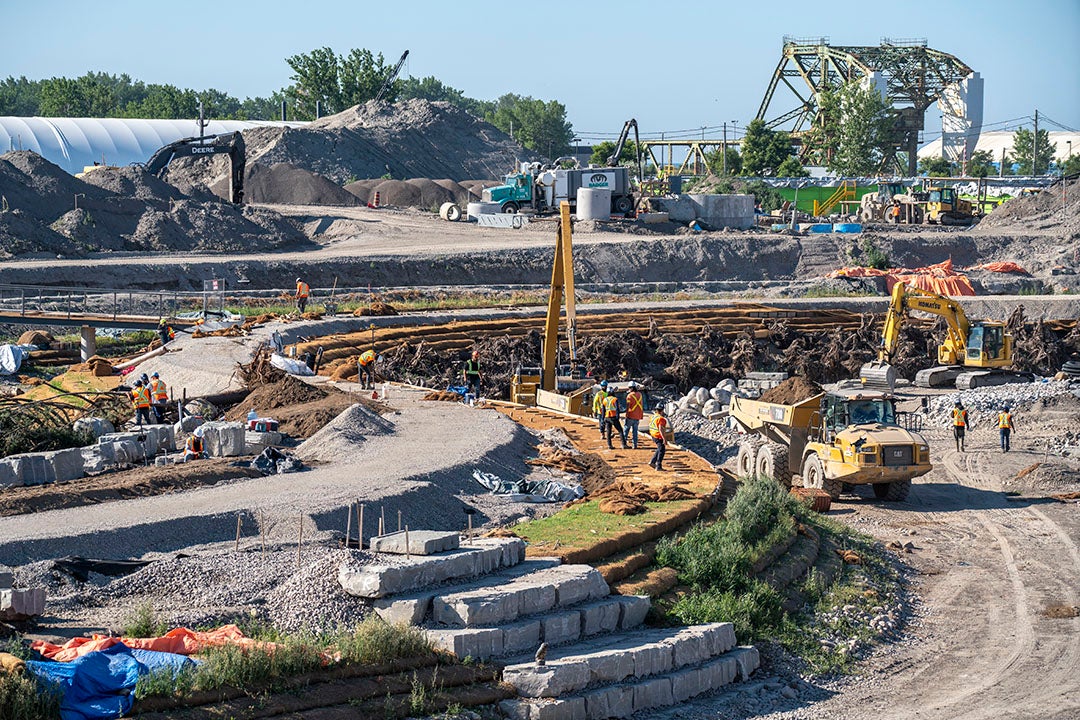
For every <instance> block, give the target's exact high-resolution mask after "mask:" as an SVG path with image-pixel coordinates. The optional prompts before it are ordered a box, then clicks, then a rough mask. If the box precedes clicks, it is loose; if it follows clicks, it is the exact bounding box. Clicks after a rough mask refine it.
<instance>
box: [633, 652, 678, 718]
mask: <svg viewBox="0 0 1080 720" xmlns="http://www.w3.org/2000/svg"><path fill="white" fill-rule="evenodd" d="M671 667H672V654H671V646H670V645H667V644H665V643H647V644H645V645H641V646H639V647H637V648H635V649H634V677H639V678H643V677H649V676H650V675H662V674H663V673H666V672H669V671H670V670H671ZM636 709H637V706H636V705H635V710H636Z"/></svg>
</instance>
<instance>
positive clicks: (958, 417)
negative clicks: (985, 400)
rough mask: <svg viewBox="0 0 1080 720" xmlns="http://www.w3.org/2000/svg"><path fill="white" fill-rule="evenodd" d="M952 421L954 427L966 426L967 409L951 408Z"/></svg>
mask: <svg viewBox="0 0 1080 720" xmlns="http://www.w3.org/2000/svg"><path fill="white" fill-rule="evenodd" d="M952 422H953V425H955V426H956V427H967V410H960V409H959V408H953V411H952Z"/></svg>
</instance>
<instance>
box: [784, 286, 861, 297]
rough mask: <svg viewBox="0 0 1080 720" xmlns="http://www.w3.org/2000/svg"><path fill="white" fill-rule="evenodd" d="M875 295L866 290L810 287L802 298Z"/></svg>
mask: <svg viewBox="0 0 1080 720" xmlns="http://www.w3.org/2000/svg"><path fill="white" fill-rule="evenodd" d="M875 295H877V293H875V292H872V291H870V290H866V289H855V288H843V287H835V286H832V285H811V286H810V287H808V288H806V290H805V292H803V294H802V296H803V297H807V298H831V297H871V296H875Z"/></svg>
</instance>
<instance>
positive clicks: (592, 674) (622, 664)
mask: <svg viewBox="0 0 1080 720" xmlns="http://www.w3.org/2000/svg"><path fill="white" fill-rule="evenodd" d="M583 659H584V660H585V661H586V662H587V663H588V665H589V684H590V685H603V684H611V683H617V682H622V681H623V680H625V679H626V678H628V677H631V676H632V675H633V674H634V655H633V653H629V652H627V651H626V650H621V649H620V650H603V651H601V652H595V653H590V654H589V655H585V656H584V658H583Z"/></svg>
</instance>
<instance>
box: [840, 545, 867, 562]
mask: <svg viewBox="0 0 1080 720" xmlns="http://www.w3.org/2000/svg"><path fill="white" fill-rule="evenodd" d="M835 552H836V554H837V555H839V556H840V559H841V560H843V561H844V562H845V563H847V564H848V565H862V558H861V557H859V554H858V553H857V552H855V551H854V550H841V549H839V548H837V549H836V551H835Z"/></svg>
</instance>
